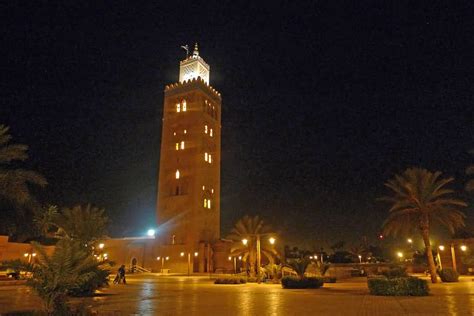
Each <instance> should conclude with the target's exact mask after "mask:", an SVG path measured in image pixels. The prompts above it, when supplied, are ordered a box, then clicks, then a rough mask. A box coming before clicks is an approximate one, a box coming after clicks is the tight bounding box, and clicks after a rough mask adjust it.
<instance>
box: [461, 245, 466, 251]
mask: <svg viewBox="0 0 474 316" xmlns="http://www.w3.org/2000/svg"><path fill="white" fill-rule="evenodd" d="M459 248H461V251H466V250H467V247H466V245H461V247H459Z"/></svg>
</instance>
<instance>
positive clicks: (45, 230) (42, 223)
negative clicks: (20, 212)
mask: <svg viewBox="0 0 474 316" xmlns="http://www.w3.org/2000/svg"><path fill="white" fill-rule="evenodd" d="M58 214H59V213H58V207H57V206H56V205H48V206H46V207H44V208H41V209H39V211H38V212H36V214H35V216H34V218H33V223H34V224H35V226H36V229H37V230H38V232H39V233H40V234H41V236H44V237H48V235H49V234H50V233H51V230H52V228H53V222H54V220H55V219H56V217H57V216H58Z"/></svg>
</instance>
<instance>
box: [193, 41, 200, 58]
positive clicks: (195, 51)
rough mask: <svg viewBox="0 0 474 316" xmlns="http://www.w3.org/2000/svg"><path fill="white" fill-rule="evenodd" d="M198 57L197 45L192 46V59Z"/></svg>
mask: <svg viewBox="0 0 474 316" xmlns="http://www.w3.org/2000/svg"><path fill="white" fill-rule="evenodd" d="M198 56H199V48H198V43H196V44H194V52H193V57H198Z"/></svg>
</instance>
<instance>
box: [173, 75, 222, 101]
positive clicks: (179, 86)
mask: <svg viewBox="0 0 474 316" xmlns="http://www.w3.org/2000/svg"><path fill="white" fill-rule="evenodd" d="M195 86H201V87H204V88H205V89H207V90H208V91H209V92H210V93H211V94H213V95H214V96H215V97H216V98H218V99H219V100H221V94H220V93H219V92H218V91H217V90H216V89H214V88H213V87H212V86H211V85H209V84H207V83H206V82H205V81H204V80H203V79H202V78H201V77H197V78H193V79H190V80H185V81H183V82H176V83H172V84H169V85H166V86H165V94H170V93H175V92H176V93H179V92H180V90H187V89H188V88H191V87H195Z"/></svg>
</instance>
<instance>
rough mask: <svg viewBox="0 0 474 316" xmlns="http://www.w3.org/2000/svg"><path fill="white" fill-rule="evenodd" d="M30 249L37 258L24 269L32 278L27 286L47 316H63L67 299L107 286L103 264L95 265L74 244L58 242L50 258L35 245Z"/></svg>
mask: <svg viewBox="0 0 474 316" xmlns="http://www.w3.org/2000/svg"><path fill="white" fill-rule="evenodd" d="M32 247H33V249H34V250H35V251H36V253H37V254H38V256H37V260H36V262H35V263H33V264H27V265H25V267H24V269H25V270H27V271H30V272H32V274H33V275H32V278H31V279H30V280H28V283H27V285H28V286H30V287H32V288H33V289H34V290H35V291H36V293H38V296H39V297H40V298H41V299H42V300H43V302H44V304H45V308H46V311H47V312H48V313H49V314H52V315H58V314H59V315H67V314H68V313H67V306H66V302H67V296H68V295H77V294H82V295H90V294H93V293H94V292H95V290H96V289H98V288H100V287H103V286H105V285H107V284H108V275H109V270H108V268H107V266H106V264H107V263H104V262H99V261H97V260H96V259H95V258H94V257H93V256H92V254H91V253H90V252H89V251H87V249H86V248H84V247H83V246H82V245H81V244H79V243H78V242H76V241H73V240H71V239H63V240H60V241H59V242H58V243H57V244H56V246H55V249H54V253H53V254H52V255H51V256H48V255H47V253H46V251H45V250H44V249H43V247H41V246H40V245H39V244H37V243H32Z"/></svg>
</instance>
